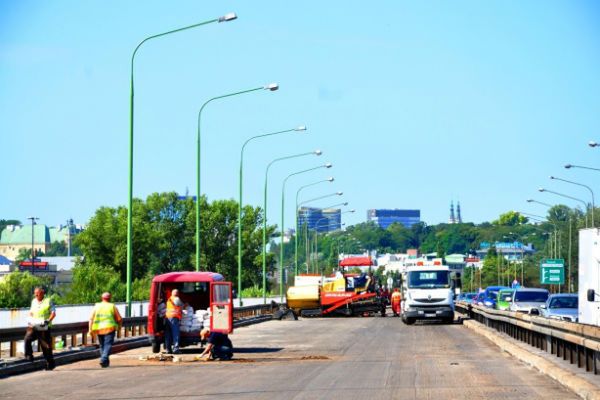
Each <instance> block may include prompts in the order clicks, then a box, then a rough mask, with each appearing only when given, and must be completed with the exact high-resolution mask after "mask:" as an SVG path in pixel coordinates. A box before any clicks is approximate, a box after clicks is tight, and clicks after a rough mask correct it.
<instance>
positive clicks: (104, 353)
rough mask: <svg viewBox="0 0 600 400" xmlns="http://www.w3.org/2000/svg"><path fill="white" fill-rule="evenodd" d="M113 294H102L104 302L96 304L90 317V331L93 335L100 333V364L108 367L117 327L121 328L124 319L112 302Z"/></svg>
mask: <svg viewBox="0 0 600 400" xmlns="http://www.w3.org/2000/svg"><path fill="white" fill-rule="evenodd" d="M110 298H111V294H110V293H109V292H105V293H103V294H102V302H101V303H96V304H95V305H94V311H92V316H91V317H90V324H89V331H90V333H91V334H92V335H98V342H99V343H100V366H101V367H102V368H106V367H108V366H109V365H110V361H109V359H108V357H109V356H110V350H111V348H112V345H113V343H114V341H115V333H116V331H117V329H121V323H122V321H123V319H122V318H121V314H119V310H118V309H117V307H115V305H114V304H113V303H111V302H110Z"/></svg>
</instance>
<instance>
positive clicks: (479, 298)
mask: <svg viewBox="0 0 600 400" xmlns="http://www.w3.org/2000/svg"><path fill="white" fill-rule="evenodd" d="M483 299H484V292H479V293H477V294H475V296H473V299H472V300H471V304H473V305H476V306H482V305H483Z"/></svg>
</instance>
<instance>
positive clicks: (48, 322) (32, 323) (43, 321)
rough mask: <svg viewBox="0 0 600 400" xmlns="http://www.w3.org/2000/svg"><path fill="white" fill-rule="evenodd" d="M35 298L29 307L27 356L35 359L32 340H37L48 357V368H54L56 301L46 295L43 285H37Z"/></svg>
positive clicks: (26, 342)
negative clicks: (53, 343) (52, 327)
mask: <svg viewBox="0 0 600 400" xmlns="http://www.w3.org/2000/svg"><path fill="white" fill-rule="evenodd" d="M33 294H34V296H35V297H34V298H33V300H31V308H30V309H29V323H28V326H27V331H26V333H25V339H24V342H25V358H26V359H27V360H29V361H33V348H32V347H31V342H33V341H34V340H37V341H38V342H39V344H40V346H41V347H42V352H43V354H44V358H45V359H46V370H48V371H51V370H53V369H54V357H53V355H52V333H51V332H50V327H51V326H52V320H53V319H54V317H56V310H55V308H54V303H53V302H52V300H50V298H48V297H45V295H46V292H45V290H44V289H43V288H41V287H36V288H35V290H34V291H33Z"/></svg>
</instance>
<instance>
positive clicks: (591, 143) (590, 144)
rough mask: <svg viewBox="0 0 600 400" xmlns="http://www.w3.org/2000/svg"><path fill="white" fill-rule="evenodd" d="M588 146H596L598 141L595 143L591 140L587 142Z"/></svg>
mask: <svg viewBox="0 0 600 400" xmlns="http://www.w3.org/2000/svg"><path fill="white" fill-rule="evenodd" d="M588 146H590V147H597V146H598V143H596V142H594V141H591V142H589V143H588Z"/></svg>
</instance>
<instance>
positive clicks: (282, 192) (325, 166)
mask: <svg viewBox="0 0 600 400" xmlns="http://www.w3.org/2000/svg"><path fill="white" fill-rule="evenodd" d="M331 167H332V165H331V163H326V164H323V165H319V166H317V167H313V168H308V169H304V170H301V171H297V172H293V173H291V174H289V175H288V176H286V177H285V179H284V180H283V185H282V186H281V245H280V246H279V247H280V249H279V280H280V284H279V296H280V297H281V301H282V302H283V246H284V237H283V236H284V232H285V225H284V214H285V184H286V183H287V181H288V179H290V178H291V177H292V176H296V175H300V174H304V173H307V172H311V171H315V170H317V169H321V168H331Z"/></svg>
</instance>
